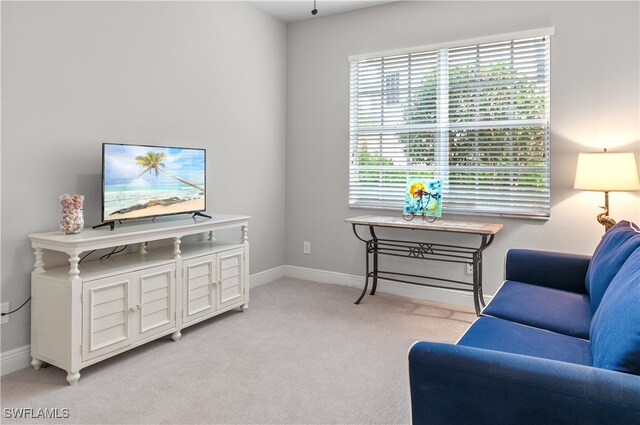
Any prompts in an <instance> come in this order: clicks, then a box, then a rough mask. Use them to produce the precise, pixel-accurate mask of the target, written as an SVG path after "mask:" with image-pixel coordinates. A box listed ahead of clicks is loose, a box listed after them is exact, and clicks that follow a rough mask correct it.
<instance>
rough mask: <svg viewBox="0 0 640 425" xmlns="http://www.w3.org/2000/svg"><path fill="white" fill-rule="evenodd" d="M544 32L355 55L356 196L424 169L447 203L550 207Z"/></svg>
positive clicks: (384, 199)
mask: <svg viewBox="0 0 640 425" xmlns="http://www.w3.org/2000/svg"><path fill="white" fill-rule="evenodd" d="M548 38H549V37H548V36H547V35H545V36H539V37H529V38H523V39H512V40H507V41H497V42H491V43H483V44H470V45H464V46H458V47H450V48H440V49H436V50H428V51H418V52H411V53H402V54H396V55H386V56H380V57H372V58H364V59H355V60H352V61H351V108H350V115H351V117H350V118H351V121H350V123H351V128H350V133H351V134H350V178H349V202H350V205H351V206H356V207H368V208H387V209H401V207H402V202H403V191H404V185H405V182H406V179H407V178H408V177H424V178H439V179H442V180H443V182H444V195H443V210H444V211H445V212H449V213H476V214H477V213H480V214H505V215H514V216H538V217H547V216H549V125H550V120H549V40H548ZM390 99H393V101H390Z"/></svg>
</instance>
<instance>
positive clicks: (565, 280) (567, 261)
mask: <svg viewBox="0 0 640 425" xmlns="http://www.w3.org/2000/svg"><path fill="white" fill-rule="evenodd" d="M589 261H591V257H590V256H588V255H578V254H567V253H560V252H550V251H535V250H531V249H510V250H508V251H507V255H506V258H505V280H516V281H519V282H523V283H530V284H533V285H539V286H547V287H549V288H555V289H562V290H565V291H571V292H577V293H580V294H584V293H586V288H585V277H586V275H587V269H588V268H589Z"/></svg>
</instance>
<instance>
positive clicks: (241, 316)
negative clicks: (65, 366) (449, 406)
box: [1, 278, 475, 424]
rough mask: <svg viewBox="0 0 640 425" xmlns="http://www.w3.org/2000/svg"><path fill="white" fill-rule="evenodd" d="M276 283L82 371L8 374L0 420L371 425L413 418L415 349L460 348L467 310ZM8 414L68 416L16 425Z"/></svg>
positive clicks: (323, 286) (317, 285)
mask: <svg viewBox="0 0 640 425" xmlns="http://www.w3.org/2000/svg"><path fill="white" fill-rule="evenodd" d="M359 292H360V291H359V290H357V289H352V288H346V287H342V286H336V285H327V284H320V283H313V282H307V281H301V280H295V279H289V278H285V279H280V280H278V281H276V282H273V283H270V284H267V285H263V286H260V287H258V288H255V289H253V290H252V291H251V302H250V305H249V310H248V311H247V312H246V313H241V312H239V311H233V312H229V313H226V314H223V315H222V316H219V317H217V318H213V319H211V320H208V321H205V322H204V323H201V324H199V325H195V326H192V327H190V328H187V329H185V330H183V331H182V339H181V340H180V341H179V342H177V343H174V342H173V341H172V340H171V339H170V338H168V337H166V338H162V339H160V340H157V341H154V342H152V343H149V344H147V345H145V346H143V347H139V348H137V349H134V350H131V351H129V352H127V353H124V354H121V355H119V356H116V357H114V358H111V359H109V360H106V361H104V362H102V363H99V364H96V365H94V366H90V367H88V368H86V369H83V370H81V371H80V373H81V374H82V378H81V379H80V381H79V382H78V384H77V385H75V386H68V385H67V382H66V380H65V376H66V372H64V371H62V370H60V369H57V368H55V367H53V366H51V367H47V368H45V369H41V370H39V371H35V370H33V369H32V368H29V369H23V370H21V371H18V372H16V373H13V374H11V375H7V376H5V377H3V378H2V387H1V401H2V408H3V412H2V420H1V422H2V423H16V422H22V423H27V422H29V423H39V424H42V423H50V422H54V423H55V422H57V423H82V424H96V423H104V424H107V423H109V424H129V423H176V424H183V423H243V424H245V423H247V424H248V423H251V424H293V423H295V424H302V423H305V424H309V423H326V424H372V423H409V422H410V420H411V412H410V399H409V377H408V367H407V352H408V349H409V347H410V346H411V344H412V343H413V342H414V341H416V340H431V341H443V342H454V341H455V340H456V339H457V338H458V337H459V336H460V335H462V333H463V332H464V330H465V329H466V328H467V327H468V326H469V324H470V323H471V322H472V321H473V319H474V318H475V315H474V314H473V313H472V310H471V309H467V308H464V307H455V306H448V305H444V304H437V303H431V302H426V301H421V300H416V299H410V298H403V297H397V296H393V295H387V294H381V293H378V294H376V295H375V296H373V297H372V296H367V297H366V298H365V299H364V301H363V303H362V304H360V305H354V304H353V302H354V300H355V299H356V298H357V296H358V295H359ZM7 408H33V409H38V408H48V409H55V408H57V409H59V410H61V409H69V418H68V419H60V420H57V421H56V420H43V419H32V420H28V421H16V420H14V419H8V418H7V417H6V414H5V411H4V409H7Z"/></svg>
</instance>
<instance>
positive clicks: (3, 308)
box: [0, 303, 10, 325]
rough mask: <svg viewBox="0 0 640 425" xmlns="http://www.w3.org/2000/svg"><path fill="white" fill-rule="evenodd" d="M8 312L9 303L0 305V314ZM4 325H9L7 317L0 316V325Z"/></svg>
mask: <svg viewBox="0 0 640 425" xmlns="http://www.w3.org/2000/svg"><path fill="white" fill-rule="evenodd" d="M9 311H10V310H9V303H2V304H0V313H8V312H9ZM5 323H9V315H8V314H7V315H5V316H2V319H1V320H0V324H2V325H4V324H5Z"/></svg>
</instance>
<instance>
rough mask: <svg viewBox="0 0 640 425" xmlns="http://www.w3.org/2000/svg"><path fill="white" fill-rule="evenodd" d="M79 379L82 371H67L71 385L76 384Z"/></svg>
mask: <svg viewBox="0 0 640 425" xmlns="http://www.w3.org/2000/svg"><path fill="white" fill-rule="evenodd" d="M79 379H80V372H69V373H67V382H68V383H69V385H75V384H76V382H78V380H79Z"/></svg>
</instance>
